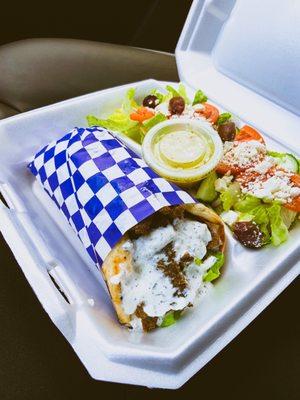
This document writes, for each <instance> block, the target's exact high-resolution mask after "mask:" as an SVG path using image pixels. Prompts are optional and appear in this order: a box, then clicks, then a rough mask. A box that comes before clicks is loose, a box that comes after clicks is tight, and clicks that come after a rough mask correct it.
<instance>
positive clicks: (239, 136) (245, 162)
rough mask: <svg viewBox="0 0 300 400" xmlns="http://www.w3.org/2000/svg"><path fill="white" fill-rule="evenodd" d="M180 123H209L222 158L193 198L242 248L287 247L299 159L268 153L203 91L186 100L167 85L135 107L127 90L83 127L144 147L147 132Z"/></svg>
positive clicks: (299, 208)
mask: <svg viewBox="0 0 300 400" xmlns="http://www.w3.org/2000/svg"><path fill="white" fill-rule="evenodd" d="M181 118H185V119H186V118H190V119H198V120H202V121H205V123H209V124H210V125H211V127H212V128H213V129H214V130H215V131H216V132H217V133H218V135H219V136H220V138H221V140H222V142H223V156H222V158H221V160H220V162H219V163H218V165H217V167H216V168H215V169H214V170H213V171H211V172H210V173H209V175H207V176H206V177H205V178H204V179H203V180H202V181H201V182H200V186H199V188H198V190H197V191H196V197H197V198H198V199H199V200H200V201H202V202H205V203H206V204H208V205H209V206H210V207H212V208H213V209H214V210H215V211H217V213H218V214H219V215H220V216H221V218H222V219H223V221H224V222H225V223H226V224H227V225H228V226H229V227H230V228H231V230H232V232H233V234H234V236H235V238H236V239H237V240H238V241H239V242H240V243H241V244H243V245H244V246H246V247H248V248H255V249H256V248H260V247H262V246H265V245H267V244H269V243H271V244H272V245H274V246H279V245H280V244H281V243H283V242H285V241H286V240H287V239H288V236H289V233H288V232H289V229H291V227H292V226H293V224H294V223H295V222H296V220H297V219H298V217H299V212H300V175H299V172H300V171H299V165H300V164H299V159H298V158H297V157H296V156H295V155H293V154H289V153H280V152H275V151H271V150H269V149H268V148H267V146H266V144H265V140H264V138H263V136H262V135H261V134H260V133H259V132H258V131H257V130H255V129H254V128H252V127H250V126H248V125H244V126H240V122H239V121H238V120H237V119H236V118H235V117H234V116H233V115H231V114H230V113H228V112H223V113H221V112H220V111H219V109H218V108H217V107H216V106H215V105H213V104H210V103H209V102H208V98H207V96H206V95H205V94H204V93H203V92H202V91H201V90H198V91H197V92H196V93H195V95H194V97H193V99H190V98H189V97H188V96H187V92H186V89H185V87H184V85H183V84H181V83H180V84H179V85H178V87H177V88H176V89H175V88H174V87H172V86H170V85H167V86H166V87H165V88H164V89H159V90H158V89H154V90H152V91H150V92H149V93H148V94H147V95H146V96H145V98H144V99H143V100H142V102H141V104H139V103H138V102H137V101H136V100H135V89H134V88H131V89H129V90H128V92H127V94H126V96H125V99H124V101H123V102H122V105H121V107H120V108H119V109H117V110H115V111H114V112H113V113H112V114H111V115H109V116H108V117H107V118H106V119H101V118H98V117H95V116H92V115H89V116H87V121H88V124H89V126H95V125H96V126H103V127H105V128H107V129H110V130H113V131H118V132H121V133H122V134H124V135H126V136H128V137H130V138H131V139H133V140H135V141H136V142H137V143H140V144H142V142H143V140H144V138H145V136H146V135H147V133H148V132H149V130H150V129H151V128H153V127H154V126H156V125H157V124H160V123H161V122H164V121H167V120H170V119H172V120H173V119H178V120H180V119H181ZM193 192H194V189H193Z"/></svg>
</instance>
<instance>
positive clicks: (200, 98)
mask: <svg viewBox="0 0 300 400" xmlns="http://www.w3.org/2000/svg"><path fill="white" fill-rule="evenodd" d="M206 101H207V96H206V95H205V94H204V93H203V92H202V90H200V89H199V90H197V92H196V93H195V97H194V100H193V106H194V105H195V104H199V103H205V102H206Z"/></svg>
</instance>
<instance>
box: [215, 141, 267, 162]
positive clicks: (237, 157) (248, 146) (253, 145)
mask: <svg viewBox="0 0 300 400" xmlns="http://www.w3.org/2000/svg"><path fill="white" fill-rule="evenodd" d="M266 153H267V149H266V146H265V145H264V144H263V143H260V142H258V141H257V140H249V141H247V142H225V143H224V155H223V158H222V162H224V163H225V164H229V165H237V166H239V167H241V168H247V167H250V166H253V165H255V164H257V163H258V162H260V161H261V160H262V159H263V158H264V156H265V155H266Z"/></svg>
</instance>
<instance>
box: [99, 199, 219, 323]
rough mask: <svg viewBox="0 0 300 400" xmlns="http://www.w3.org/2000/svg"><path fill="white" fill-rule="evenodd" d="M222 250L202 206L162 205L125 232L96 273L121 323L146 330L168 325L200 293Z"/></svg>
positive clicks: (215, 223) (213, 218)
mask: <svg viewBox="0 0 300 400" xmlns="http://www.w3.org/2000/svg"><path fill="white" fill-rule="evenodd" d="M224 249H225V233H224V226H223V223H222V221H221V219H220V218H219V216H218V215H217V214H216V213H215V212H213V211H212V210H211V209H209V208H208V207H206V206H204V205H203V204H186V205H180V206H173V207H164V208H162V209H161V210H159V211H157V212H156V213H155V214H153V215H151V216H150V217H148V218H147V219H146V220H144V221H142V222H140V223H139V224H138V225H136V226H135V227H133V228H132V229H131V230H130V231H128V232H127V233H126V234H125V235H124V236H123V238H122V239H121V240H120V241H119V242H118V243H117V244H116V245H115V247H114V248H113V249H112V250H111V252H110V253H109V255H108V256H107V257H106V259H105V260H104V263H103V266H102V273H103V276H104V279H105V281H106V283H107V287H108V289H109V292H110V295H111V298H112V302H113V305H114V308H115V310H116V313H117V316H118V319H119V321H120V323H121V324H125V325H127V326H129V327H131V328H134V329H142V330H144V331H150V330H152V329H154V328H156V327H158V326H167V325H169V324H171V323H174V322H175V320H176V319H177V318H178V317H179V316H180V314H181V313H182V312H183V311H184V310H186V309H187V308H189V307H191V306H193V305H194V304H195V303H197V301H198V300H199V297H200V296H201V295H202V294H204V293H205V291H206V289H207V286H209V285H211V284H210V283H209V282H206V281H205V279H204V277H205V276H207V272H208V271H209V270H211V269H212V268H213V266H214V265H216V263H217V262H218V261H219V258H220V254H223V253H224Z"/></svg>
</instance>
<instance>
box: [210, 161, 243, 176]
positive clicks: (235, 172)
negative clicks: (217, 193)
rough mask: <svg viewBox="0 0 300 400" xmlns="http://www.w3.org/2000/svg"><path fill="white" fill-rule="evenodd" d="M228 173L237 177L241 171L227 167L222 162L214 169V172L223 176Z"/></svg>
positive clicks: (233, 167) (235, 167)
mask: <svg viewBox="0 0 300 400" xmlns="http://www.w3.org/2000/svg"><path fill="white" fill-rule="evenodd" d="M229 171H230V173H231V174H232V175H239V174H240V173H241V172H242V169H241V168H239V167H238V166H236V165H229V164H226V163H224V162H222V161H220V162H219V164H218V165H217V167H216V172H217V173H218V174H222V175H225V174H226V173H227V172H229Z"/></svg>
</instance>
